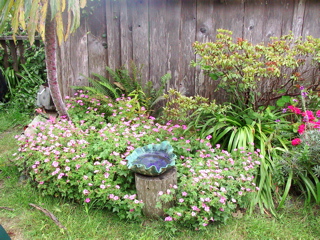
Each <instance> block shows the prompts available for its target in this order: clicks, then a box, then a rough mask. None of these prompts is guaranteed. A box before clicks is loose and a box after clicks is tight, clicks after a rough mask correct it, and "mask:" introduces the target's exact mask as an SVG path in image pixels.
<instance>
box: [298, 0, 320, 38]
mask: <svg viewBox="0 0 320 240" xmlns="http://www.w3.org/2000/svg"><path fill="white" fill-rule="evenodd" d="M319 26H320V11H319V1H317V0H308V1H307V2H306V8H305V14H304V19H303V28H302V36H310V35H312V36H313V37H316V38H320V32H319Z"/></svg>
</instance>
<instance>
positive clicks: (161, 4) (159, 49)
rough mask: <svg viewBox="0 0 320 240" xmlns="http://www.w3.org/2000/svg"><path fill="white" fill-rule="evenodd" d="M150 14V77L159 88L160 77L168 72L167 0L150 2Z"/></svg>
mask: <svg viewBox="0 0 320 240" xmlns="http://www.w3.org/2000/svg"><path fill="white" fill-rule="evenodd" d="M149 16H150V21H149V42H150V52H149V54H150V65H149V69H150V76H149V79H150V80H151V81H152V82H153V85H154V87H155V88H158V87H159V86H160V84H159V81H160V77H161V76H163V75H164V74H165V73H166V72H167V69H166V68H167V51H166V50H167V47H166V39H167V34H166V32H167V31H166V1H153V2H152V3H149ZM151 19H152V20H151Z"/></svg>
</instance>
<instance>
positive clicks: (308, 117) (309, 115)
mask: <svg viewBox="0 0 320 240" xmlns="http://www.w3.org/2000/svg"><path fill="white" fill-rule="evenodd" d="M288 109H289V110H290V111H291V112H292V113H295V114H296V115H298V116H301V117H302V122H303V123H302V124H300V125H299V127H298V133H299V134H300V135H301V134H303V133H304V132H305V130H306V128H307V126H308V127H311V128H316V129H320V120H319V119H320V110H318V111H317V112H316V114H315V115H314V113H313V112H312V111H310V110H306V111H301V109H300V108H297V107H295V106H292V105H290V106H288ZM291 144H292V145H293V146H297V145H299V144H301V139H300V138H295V139H293V140H292V141H291Z"/></svg>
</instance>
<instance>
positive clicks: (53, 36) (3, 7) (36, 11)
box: [0, 0, 87, 117]
mask: <svg viewBox="0 0 320 240" xmlns="http://www.w3.org/2000/svg"><path fill="white" fill-rule="evenodd" d="M86 3H87V1H86V0H75V1H74V0H72V1H71V0H62V1H61V0H32V1H25V0H21V1H15V0H5V1H1V3H0V33H2V32H3V30H4V28H5V26H6V21H7V19H9V18H10V17H11V16H12V18H11V26H12V31H13V38H14V39H15V34H16V33H17V32H18V30H19V27H22V28H23V29H27V32H28V37H29V41H30V43H31V44H33V42H34V37H35V34H36V33H39V34H40V36H41V37H42V39H43V40H44V42H45V53H46V65H47V73H48V83H49V87H50V91H51V95H52V99H53V102H54V104H55V106H56V109H57V111H58V113H59V114H60V115H65V116H67V117H68V113H67V109H66V106H65V104H64V102H63V100H62V96H61V92H60V88H59V82H58V79H57V59H56V47H57V44H60V43H61V42H62V41H63V40H64V39H66V38H67V37H68V36H69V35H70V33H72V32H74V31H75V30H76V29H77V28H78V27H79V25H80V9H81V8H84V7H85V6H86ZM63 12H67V15H68V18H67V27H66V28H65V25H64V21H63V20H62V14H63ZM57 39H58V40H57Z"/></svg>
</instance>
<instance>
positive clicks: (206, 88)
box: [195, 0, 220, 97]
mask: <svg viewBox="0 0 320 240" xmlns="http://www.w3.org/2000/svg"><path fill="white" fill-rule="evenodd" d="M219 4H220V3H219ZM213 16H214V2H213V0H210V1H198V2H197V33H196V40H197V41H199V42H210V41H214V39H215V35H216V20H215V18H214V17H213ZM196 59H199V56H196ZM216 85H217V83H216V82H214V81H212V80H211V79H209V77H208V76H207V75H205V74H204V72H203V71H202V70H200V68H199V67H197V68H196V77H195V93H196V94H197V95H201V96H204V97H210V95H211V94H212V92H213V89H214V88H215V87H216Z"/></svg>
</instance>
